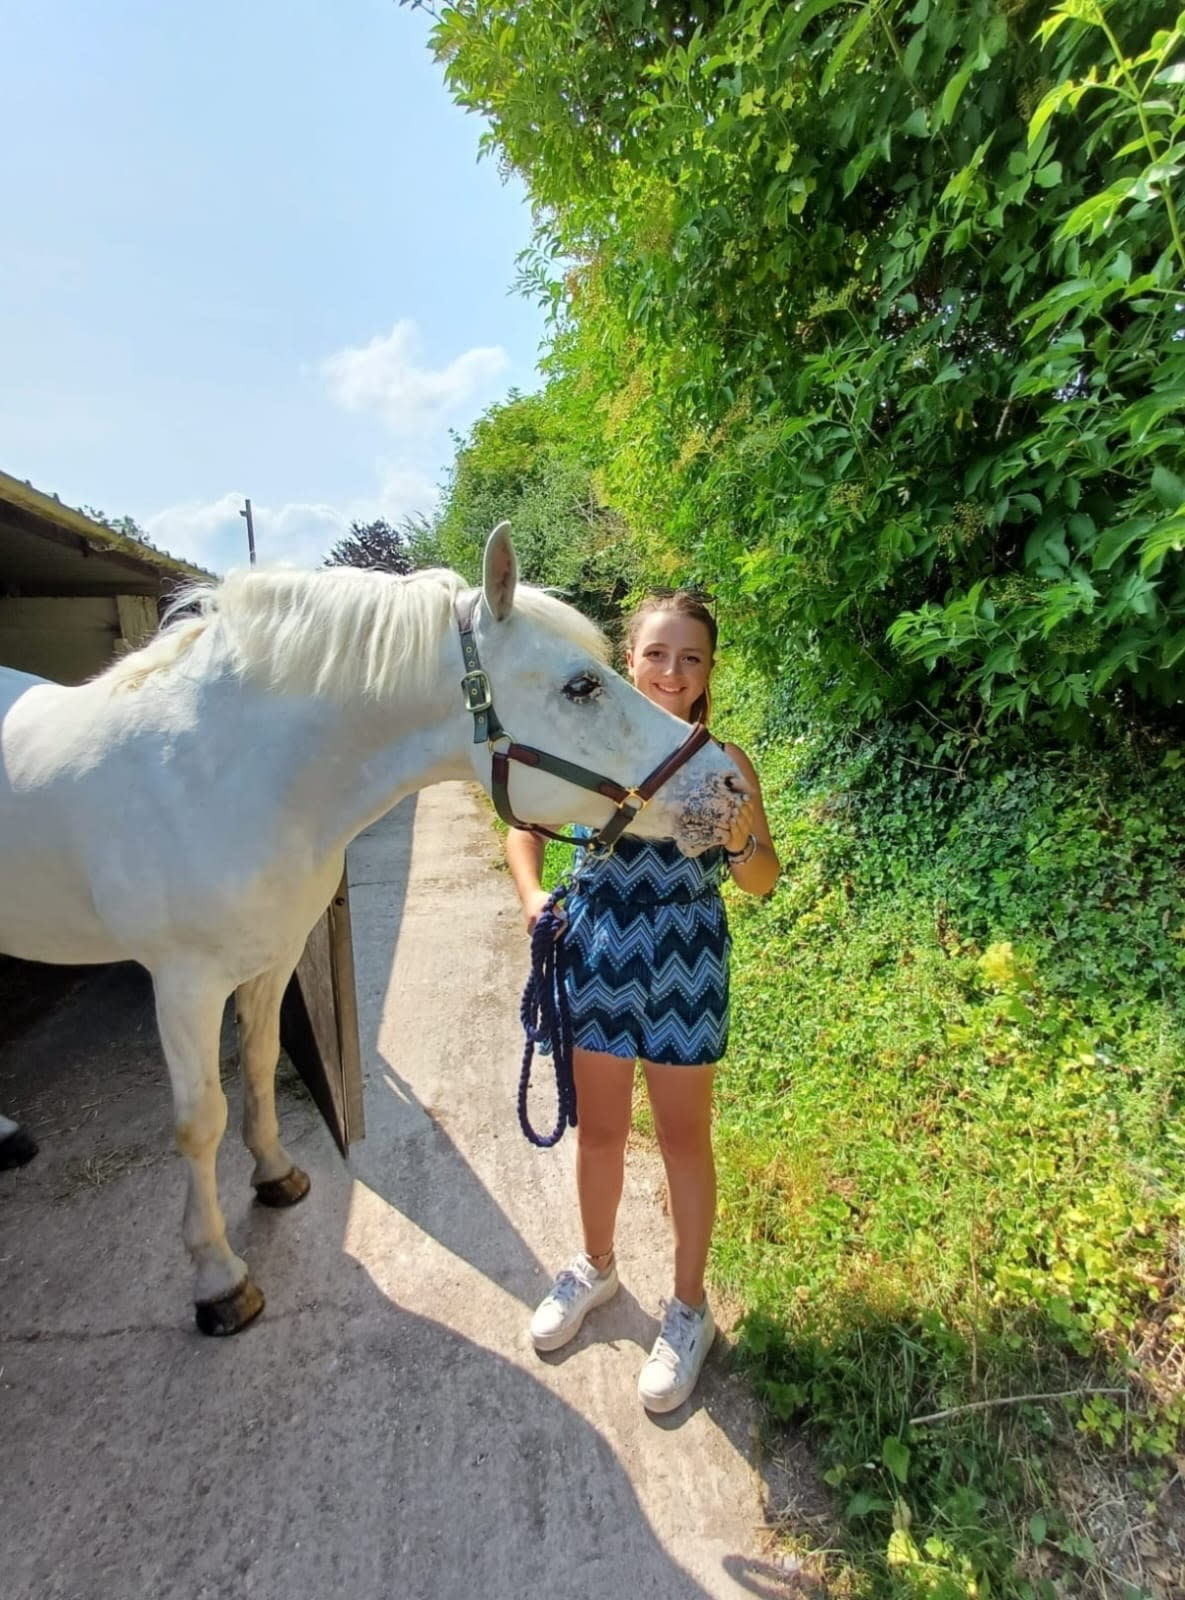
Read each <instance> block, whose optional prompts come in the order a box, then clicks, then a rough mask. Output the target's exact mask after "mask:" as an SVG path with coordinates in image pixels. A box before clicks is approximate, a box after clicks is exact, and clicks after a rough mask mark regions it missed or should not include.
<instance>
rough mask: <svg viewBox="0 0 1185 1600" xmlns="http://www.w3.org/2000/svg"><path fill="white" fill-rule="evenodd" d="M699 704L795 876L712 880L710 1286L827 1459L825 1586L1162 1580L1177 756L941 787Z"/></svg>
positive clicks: (1175, 1106) (786, 1410)
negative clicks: (751, 782)
mask: <svg viewBox="0 0 1185 1600" xmlns="http://www.w3.org/2000/svg"><path fill="white" fill-rule="evenodd" d="M720 688H721V692H720V694H719V695H718V702H719V703H720V704H721V706H722V710H721V712H720V714H719V716H718V721H719V723H720V726H721V727H727V729H728V732H729V735H730V737H735V738H737V740H738V741H739V742H740V743H741V744H742V745H743V746H745V747H746V748H747V749H748V750H749V751H750V754H752V755H753V756H754V758H755V759H756V761H757V764H758V767H759V770H760V771H761V774H762V780H763V785H764V787H765V790H766V795H767V801H768V805H769V810H770V815H771V820H772V823H773V828H774V834H775V838H776V840H777V842H778V845H779V847H780V850H781V852H782V855H783V859H784V862H785V867H786V870H785V875H784V877H783V880H782V882H781V884H780V885H779V886H778V888H777V890H776V891H775V893H774V895H773V896H772V897H771V898H770V900H769V901H767V902H765V903H760V902H755V901H753V900H751V899H748V898H746V897H744V896H741V895H737V894H732V893H731V892H730V894H729V911H730V918H731V922H732V928H733V934H734V954H733V974H734V983H735V992H734V1014H733V1015H734V1021H733V1037H732V1044H731V1048H730V1053H729V1057H728V1061H727V1064H726V1066H725V1068H724V1069H723V1071H722V1073H721V1075H720V1088H719V1115H718V1125H717V1150H718V1156H719V1167H720V1193H721V1206H720V1221H719V1224H718V1228H717V1233H716V1238H715V1242H714V1249H713V1261H712V1268H713V1277H714V1281H715V1282H716V1283H717V1284H718V1285H719V1287H720V1288H722V1289H723V1290H725V1291H726V1292H727V1293H729V1294H730V1295H732V1296H734V1297H735V1298H736V1299H738V1300H740V1301H741V1302H742V1303H743V1304H744V1305H745V1306H746V1307H747V1308H748V1309H747V1312H746V1314H745V1316H744V1318H743V1320H742V1323H741V1326H740V1330H739V1336H740V1344H739V1351H740V1356H741V1360H742V1362H743V1364H744V1366H745V1368H746V1369H747V1371H748V1372H749V1373H750V1374H751V1376H752V1379H753V1381H754V1383H755V1385H756V1387H757V1389H758V1391H759V1393H760V1394H761V1396H762V1398H763V1399H764V1401H765V1403H766V1406H767V1408H768V1411H769V1414H770V1417H771V1419H773V1421H774V1422H775V1423H780V1422H790V1421H794V1422H796V1423H801V1424H805V1425H806V1426H807V1427H808V1428H809V1430H810V1433H811V1436H812V1438H813V1440H814V1442H815V1444H816V1447H817V1449H818V1450H819V1452H820V1455H821V1457H822V1459H823V1462H824V1466H825V1470H826V1477H827V1481H828V1482H829V1483H830V1484H831V1486H832V1488H833V1489H834V1491H835V1495H836V1506H837V1516H838V1520H839V1523H840V1524H841V1527H842V1535H843V1540H844V1545H845V1549H846V1551H847V1567H846V1569H845V1575H844V1576H843V1579H842V1582H843V1584H844V1585H846V1586H847V1587H848V1589H849V1591H850V1592H852V1593H860V1594H867V1595H876V1596H882V1595H884V1596H889V1595H892V1596H899V1595H937V1596H964V1595H972V1594H974V1595H984V1594H1003V1595H1010V1596H1017V1597H1025V1600H1029V1597H1042V1600H1052V1597H1053V1596H1055V1595H1064V1594H1087V1593H1097V1594H1108V1595H1110V1594H1114V1595H1116V1596H1120V1595H1132V1596H1135V1595H1140V1594H1149V1595H1170V1594H1179V1593H1182V1592H1185V1548H1183V1547H1182V1545H1181V1543H1180V1539H1179V1537H1178V1534H1177V1533H1176V1532H1175V1531H1174V1529H1173V1518H1174V1515H1176V1516H1178V1517H1179V1516H1180V1515H1181V1512H1182V1509H1183V1508H1185V1500H1181V1499H1180V1498H1179V1497H1180V1490H1181V1480H1180V1469H1181V1467H1182V1466H1183V1465H1185V1459H1183V1458H1182V1456H1181V1454H1180V1452H1181V1450H1182V1432H1181V1430H1182V1425H1183V1423H1185V1372H1183V1370H1182V1369H1183V1367H1185V1358H1183V1357H1182V1354H1181V1352H1182V1348H1183V1345H1185V1303H1183V1301H1182V1289H1181V1278H1182V1246H1181V1242H1180V1241H1181V1234H1180V1219H1181V1214H1182V1210H1183V1207H1185V1119H1183V1117H1182V1114H1181V1113H1182V1102H1183V1100H1185V1079H1183V1071H1182V1045H1183V1043H1185V1039H1183V1028H1182V1011H1181V1005H1180V1002H1181V990H1182V972H1183V966H1185V962H1183V956H1185V909H1183V907H1182V899H1181V892H1180V891H1181V877H1180V873H1181V867H1180V863H1181V861H1182V860H1183V859H1185V848H1183V847H1185V837H1183V835H1185V823H1183V822H1182V819H1183V818H1185V775H1183V773H1182V771H1181V769H1180V767H1179V766H1178V765H1177V763H1176V759H1175V755H1174V753H1173V752H1172V751H1167V752H1166V751H1160V752H1143V753H1142V754H1141V753H1139V752H1137V751H1136V750H1135V749H1133V750H1131V751H1127V752H1121V753H1118V754H1112V755H1109V756H1107V757H1105V758H1103V757H1097V756H1096V757H1095V758H1094V759H1093V760H1091V761H1089V762H1088V761H1086V760H1085V759H1082V760H1078V761H1075V760H1072V759H1070V758H1069V757H1066V756H1064V755H1063V756H1046V757H1042V758H1037V757H1034V758H1031V759H1029V760H1028V761H1025V762H1017V763H1015V764H1014V765H1013V766H1012V767H1011V768H1010V769H1009V770H1007V771H1004V772H1001V771H985V772H984V773H982V774H979V775H971V776H968V777H964V778H962V779H956V778H954V777H952V776H949V775H945V774H936V773H933V772H929V771H924V770H922V769H920V768H919V767H918V766H917V765H916V763H913V762H911V761H910V759H909V758H908V755H907V754H906V753H905V752H906V746H905V745H904V744H903V743H902V742H900V741H895V740H894V738H893V736H892V735H890V734H887V733H886V734H885V735H883V736H882V737H880V738H878V739H876V740H871V741H856V742H854V743H853V744H851V745H849V746H848V747H846V748H837V747H836V746H835V745H834V744H832V745H831V746H830V747H827V748H824V747H823V746H822V744H821V743H820V742H818V741H816V740H814V739H812V737H811V736H810V735H809V734H807V733H804V732H803V731H802V730H795V729H793V728H792V727H789V726H788V721H787V719H785V718H784V717H783V718H781V719H780V721H776V722H775V724H774V726H772V727H771V726H770V719H769V712H768V707H767V705H766V703H765V700H764V697H763V695H762V694H761V693H760V692H759V691H757V690H756V689H755V688H754V687H753V686H752V685H751V684H747V683H745V682H744V681H743V680H733V681H732V682H731V684H729V683H728V682H725V683H724V684H722V685H721V686H720ZM1108 1390H1117V1391H1119V1393H1106V1392H1097V1391H1108ZM1024 1395H1031V1396H1038V1397H1043V1396H1057V1398H1037V1399H1031V1400H1017V1399H1015V1397H1018V1396H1024ZM1001 1399H1008V1400H1010V1401H1012V1402H1013V1403H1009V1404H1006V1405H996V1404H993V1405H990V1406H985V1405H981V1403H982V1402H985V1401H993V1402H994V1401H999V1400H1001ZM973 1407H975V1408H977V1409H971V1408H973ZM937 1412H950V1413H952V1414H951V1415H949V1416H946V1417H943V1418H941V1419H940V1420H938V1421H935V1422H922V1421H920V1420H919V1419H921V1418H923V1417H928V1416H930V1415H932V1414H934V1413H937ZM1088 1484H1093V1485H1094V1486H1095V1489H1096V1491H1097V1493H1096V1494H1095V1498H1094V1499H1091V1496H1090V1494H1087V1493H1086V1491H1085V1488H1084V1486H1085V1485H1088ZM1104 1504H1106V1505H1110V1506H1111V1507H1112V1509H1113V1508H1114V1506H1115V1505H1116V1504H1120V1505H1121V1506H1122V1507H1123V1508H1124V1511H1123V1515H1122V1516H1120V1517H1119V1518H1118V1519H1116V1518H1115V1517H1114V1516H1113V1515H1112V1517H1111V1522H1110V1523H1109V1522H1108V1520H1107V1517H1105V1516H1103V1515H1102V1512H1101V1510H1100V1508H1101V1507H1103V1506H1104ZM1111 1523H1114V1524H1115V1526H1111ZM836 1581H837V1582H838V1581H839V1579H838V1578H837V1580H836ZM1174 1585H1176V1586H1177V1587H1174Z"/></svg>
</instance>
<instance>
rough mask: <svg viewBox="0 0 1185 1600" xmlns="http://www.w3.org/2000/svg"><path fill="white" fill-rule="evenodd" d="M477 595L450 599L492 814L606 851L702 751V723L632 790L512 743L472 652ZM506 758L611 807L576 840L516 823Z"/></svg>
mask: <svg viewBox="0 0 1185 1600" xmlns="http://www.w3.org/2000/svg"><path fill="white" fill-rule="evenodd" d="M480 600H481V592H480V590H479V591H477V592H476V593H473V594H470V595H466V596H463V597H460V596H459V597H458V598H457V599H456V601H454V611H455V614H456V618H457V627H458V629H459V630H460V634H461V651H462V654H463V656H464V658H465V676H464V677H463V678H462V679H461V692H462V694H463V695H464V697H465V709H466V711H469V712H471V713H472V715H473V742H474V744H483V743H484V744H488V745H489V747H490V751H491V754H492V756H493V775H492V781H491V784H490V793H491V796H492V798H493V802H494V805H495V807H496V809H497V812H498V815H499V816H500V817H501V818H502V821H503V822H504V823H506V825H507V827H510V828H522V829H525V830H526V832H528V833H535V834H539V835H541V836H542V837H544V838H546V839H560V840H562V841H563V843H565V844H582V845H586V846H587V847H588V848H589V849H590V850H603V851H606V852H608V851H611V850H612V849H613V847H614V845H615V844H616V843H617V841H618V839H620V838H621V835H622V834H623V833H624V832H625V830H626V829H627V828H628V827H629V825H630V823H631V822H633V820H634V818H635V817H636V816H637V815H638V813H639V812H640V811H641V810H642V809H643V808H644V807H645V805H646V804H647V802H648V801H649V800H651V799H653V797H654V796H655V795H656V794H657V793H658V791H659V790H660V789H661V788H662V786H663V784H664V783H666V781H667V779H668V778H671V777H673V776H674V775H675V773H676V772H678V770H679V768H680V767H681V766H683V765H684V764H685V763H686V762H688V761H690V760H691V758H692V756H693V755H694V754H695V753H696V751H697V750H702V749H703V747H704V745H705V744H707V742H708V740H709V738H710V737H711V736H710V734H709V733H708V730H707V728H706V727H705V726H704V724H703V723H702V722H697V723H696V725H695V727H694V728H692V730H691V732H690V733H689V734H688V735H687V737H686V739H684V741H683V743H682V744H681V745H680V746H679V748H678V749H677V750H676V751H674V752H673V754H671V755H669V756H668V757H667V758H666V760H665V761H663V762H661V763H660V764H659V765H658V766H657V767H655V769H654V771H653V772H652V773H651V774H650V775H649V777H647V778H644V779H643V780H642V782H641V783H639V784H638V785H637V786H636V788H633V789H626V788H623V787H622V785H621V784H620V783H616V782H614V780H613V779H612V778H606V777H604V776H603V775H602V774H601V773H598V772H591V771H590V770H589V769H588V768H587V767H581V766H577V765H576V763H575V762H574V761H565V760H564V759H563V757H562V756H553V755H549V754H548V752H547V751H546V750H536V749H535V747H534V746H533V745H529V744H517V743H516V742H515V741H514V740H513V739H512V738H511V737H510V735H509V734H508V733H507V732H506V729H505V728H504V727H503V726H502V724H501V723H500V722H499V721H498V714H497V712H496V711H495V710H494V692H493V690H492V689H491V687H490V680H489V678H488V677H487V676H486V674H485V673H484V672H483V671H482V665H481V660H480V658H479V657H478V654H477V640H476V639H475V638H474V635H473V624H474V621H475V619H476V616H477V607H478V604H479V602H480ZM502 740H505V741H506V742H505V746H504V748H502V749H497V748H495V747H496V746H497V745H498V744H500V743H501V741H502ZM512 761H519V762H521V763H522V765H523V766H525V767H537V768H539V769H540V770H541V771H543V772H550V773H551V775H552V777H554V778H563V780H564V781H565V783H572V784H575V785H576V787H577V788H578V789H589V790H591V791H592V792H593V793H594V794H601V795H604V796H605V798H606V799H607V800H612V802H613V804H614V805H615V806H616V807H617V811H616V813H615V814H614V815H613V816H612V817H610V818H609V820H608V822H607V823H606V824H605V826H604V827H603V828H602V829H601V830H600V832H599V833H597V834H595V835H594V836H593V837H592V838H591V839H581V838H578V837H577V836H576V835H575V834H570V833H557V832H556V831H555V830H554V829H552V828H545V827H544V826H543V825H542V823H539V822H522V821H520V820H519V818H518V817H516V816H515V814H514V811H513V809H512V807H511V804H510V763H511V762H512Z"/></svg>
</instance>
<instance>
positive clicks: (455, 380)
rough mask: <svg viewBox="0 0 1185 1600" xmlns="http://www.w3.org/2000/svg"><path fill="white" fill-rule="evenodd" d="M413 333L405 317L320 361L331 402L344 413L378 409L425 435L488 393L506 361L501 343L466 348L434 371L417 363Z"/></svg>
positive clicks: (404, 430)
mask: <svg viewBox="0 0 1185 1600" xmlns="http://www.w3.org/2000/svg"><path fill="white" fill-rule="evenodd" d="M416 344H417V336H416V329H415V325H414V323H412V322H409V321H406V320H404V321H400V322H397V323H396V324H395V326H394V327H393V328H392V330H391V332H390V333H389V334H378V335H376V336H375V337H374V338H373V339H372V340H371V341H370V343H369V344H368V345H365V346H364V347H363V348H361V349H348V350H342V351H339V352H338V354H337V355H333V356H329V357H327V359H326V360H324V361H323V362H322V363H321V369H320V370H321V374H322V376H323V377H324V378H325V379H326V380H327V382H328V384H329V391H330V393H331V395H332V396H333V398H334V400H336V401H337V403H338V404H339V405H341V406H344V407H345V408H346V410H347V411H370V412H375V413H377V414H378V415H379V416H380V417H382V419H383V421H384V422H385V423H386V424H387V426H388V427H389V428H390V429H391V430H392V432H394V433H397V434H418V433H426V432H428V431H430V430H431V429H433V428H436V427H439V426H441V425H442V424H443V423H445V422H447V421H448V420H449V418H450V417H453V416H455V415H456V414H457V413H458V412H459V411H462V410H463V409H464V408H466V407H467V406H469V405H470V403H471V402H472V401H473V400H474V399H475V398H477V397H479V396H482V395H483V394H488V393H489V391H490V389H491V386H492V385H493V382H494V380H495V379H496V378H498V377H499V376H500V375H501V374H502V373H503V372H505V371H506V368H507V367H508V366H509V365H510V358H509V357H508V356H507V354H506V351H505V350H503V349H502V348H501V346H497V345H495V346H490V347H478V348H475V349H473V350H466V351H465V353H464V354H463V355H459V356H457V357H456V359H455V360H453V361H450V362H449V364H448V366H446V367H442V368H440V369H439V370H438V371H435V372H434V371H432V370H430V369H429V368H426V367H420V366H417V365H416V362H415V351H416Z"/></svg>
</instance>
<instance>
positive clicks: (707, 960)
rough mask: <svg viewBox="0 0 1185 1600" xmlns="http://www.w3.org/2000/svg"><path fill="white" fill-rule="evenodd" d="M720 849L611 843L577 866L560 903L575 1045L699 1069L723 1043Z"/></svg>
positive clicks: (724, 929) (724, 938)
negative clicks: (688, 851)
mask: <svg viewBox="0 0 1185 1600" xmlns="http://www.w3.org/2000/svg"><path fill="white" fill-rule="evenodd" d="M724 872H725V862H724V852H723V850H719V849H715V850H706V851H705V852H704V853H703V855H700V856H694V857H692V856H685V855H683V854H682V853H681V852H680V850H679V848H678V846H677V845H675V844H674V843H672V842H670V841H666V840H664V841H661V842H652V841H650V840H648V839H633V838H629V837H628V836H627V837H626V838H623V839H620V840H619V841H618V844H617V848H616V849H615V850H614V852H613V854H612V855H609V856H591V857H589V858H587V859H586V861H585V862H584V863H583V864H582V865H581V867H580V868H579V870H578V872H577V875H576V878H575V881H574V883H573V886H572V890H571V893H570V894H569V897H568V903H567V908H568V931H567V934H566V944H567V951H568V976H567V991H568V1000H569V1004H570V1006H571V1012H572V1028H573V1035H574V1038H575V1041H576V1043H577V1044H578V1045H580V1046H581V1047H582V1048H583V1049H585V1050H600V1051H604V1052H605V1053H607V1054H608V1055H614V1056H624V1057H626V1058H628V1059H629V1060H634V1059H636V1058H638V1057H641V1058H642V1059H643V1060H646V1061H655V1062H659V1063H660V1064H663V1065H672V1066H673V1065H687V1066H706V1065H708V1064H709V1063H711V1062H715V1061H719V1060H720V1058H721V1056H723V1054H724V1051H725V1049H726V1047H727V1045H728V957H729V951H730V949H731V946H732V941H731V939H730V937H729V932H728V919H727V916H726V915H725V910H724V901H723V900H722V899H721V896H720V882H721V879H722V878H723V876H724Z"/></svg>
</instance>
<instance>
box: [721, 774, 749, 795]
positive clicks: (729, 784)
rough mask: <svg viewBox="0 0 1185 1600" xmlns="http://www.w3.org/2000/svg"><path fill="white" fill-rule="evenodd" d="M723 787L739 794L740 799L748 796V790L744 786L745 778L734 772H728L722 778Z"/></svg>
mask: <svg viewBox="0 0 1185 1600" xmlns="http://www.w3.org/2000/svg"><path fill="white" fill-rule="evenodd" d="M724 787H725V788H726V789H728V790H729V791H730V792H731V793H732V794H736V795H740V797H741V799H742V800H747V799H748V798H749V791H748V789H746V788H745V780H744V779H743V778H742V777H741V776H740V775H739V774H738V773H735V772H730V773H729V774H728V776H727V777H726V778H725V780H724Z"/></svg>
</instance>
